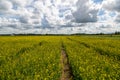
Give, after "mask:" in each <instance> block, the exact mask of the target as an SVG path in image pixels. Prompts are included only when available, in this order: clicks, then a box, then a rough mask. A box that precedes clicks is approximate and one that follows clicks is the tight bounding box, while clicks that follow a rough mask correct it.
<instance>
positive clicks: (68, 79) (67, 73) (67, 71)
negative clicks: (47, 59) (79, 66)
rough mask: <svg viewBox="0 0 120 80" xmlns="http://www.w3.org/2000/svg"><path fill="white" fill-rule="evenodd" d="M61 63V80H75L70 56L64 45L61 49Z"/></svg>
mask: <svg viewBox="0 0 120 80" xmlns="http://www.w3.org/2000/svg"><path fill="white" fill-rule="evenodd" d="M61 64H62V75H61V79H60V80H73V74H72V71H71V68H70V65H69V61H68V56H67V54H66V51H65V48H64V46H63V45H62V49H61Z"/></svg>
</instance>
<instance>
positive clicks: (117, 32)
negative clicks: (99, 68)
mask: <svg viewBox="0 0 120 80" xmlns="http://www.w3.org/2000/svg"><path fill="white" fill-rule="evenodd" d="M0 35H1V36H61V35H62V36H65V35H120V32H119V31H116V32H115V33H108V34H106V33H96V34H86V33H74V34H33V33H25V34H24V33H23V34H22V33H20V34H15V33H13V34H0Z"/></svg>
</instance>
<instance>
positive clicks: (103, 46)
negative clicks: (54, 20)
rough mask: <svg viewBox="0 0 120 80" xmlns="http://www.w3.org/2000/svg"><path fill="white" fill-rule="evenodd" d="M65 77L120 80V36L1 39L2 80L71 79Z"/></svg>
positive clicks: (5, 37)
mask: <svg viewBox="0 0 120 80" xmlns="http://www.w3.org/2000/svg"><path fill="white" fill-rule="evenodd" d="M61 53H62V54H61ZM63 53H64V54H65V57H63V55H64V54H63ZM66 64H67V67H69V69H65V67H66ZM66 70H68V72H64V71H66ZM69 72H70V73H71V74H72V75H71V76H72V77H71V76H68V75H67V74H68V73H69ZM66 76H67V77H71V79H73V80H91V79H93V80H119V79H120V36H112V37H111V36H109V35H105V36H100V35H99V36H92V35H89V36H87V35H86V36H82V35H81V36H0V80H65V79H66V80H67V79H68V80H69V79H70V78H66ZM61 77H62V78H61ZM63 77H64V78H65V79H64V78H63Z"/></svg>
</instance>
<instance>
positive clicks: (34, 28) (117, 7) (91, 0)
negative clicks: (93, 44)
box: [0, 0, 120, 34]
mask: <svg viewBox="0 0 120 80" xmlns="http://www.w3.org/2000/svg"><path fill="white" fill-rule="evenodd" d="M115 31H120V0H0V34H10V33H35V34H46V33H47V34H49V33H50V34H53V33H55V34H61V33H65V34H72V33H90V34H91V33H101V32H102V33H112V32H115Z"/></svg>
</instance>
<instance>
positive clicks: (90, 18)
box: [73, 0, 98, 23]
mask: <svg viewBox="0 0 120 80" xmlns="http://www.w3.org/2000/svg"><path fill="white" fill-rule="evenodd" d="M76 7H77V10H76V11H75V12H74V13H73V16H74V18H75V22H77V23H87V22H96V21H97V13H98V9H95V8H93V9H92V8H91V7H92V6H91V4H90V3H89V0H78V1H77V3H76Z"/></svg>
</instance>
